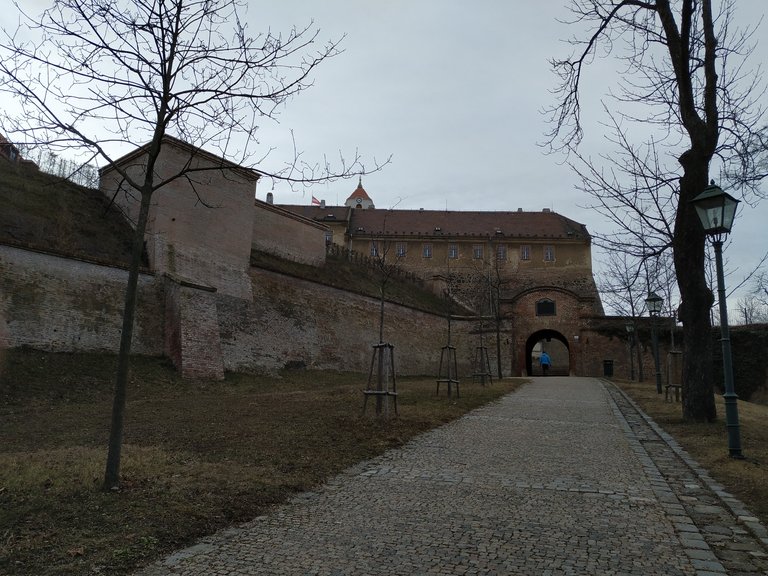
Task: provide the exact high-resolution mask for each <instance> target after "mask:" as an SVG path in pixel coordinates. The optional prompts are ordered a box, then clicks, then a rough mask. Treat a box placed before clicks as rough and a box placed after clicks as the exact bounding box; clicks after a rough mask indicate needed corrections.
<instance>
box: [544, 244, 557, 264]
mask: <svg viewBox="0 0 768 576" xmlns="http://www.w3.org/2000/svg"><path fill="white" fill-rule="evenodd" d="M554 261H555V247H554V246H544V262H554Z"/></svg>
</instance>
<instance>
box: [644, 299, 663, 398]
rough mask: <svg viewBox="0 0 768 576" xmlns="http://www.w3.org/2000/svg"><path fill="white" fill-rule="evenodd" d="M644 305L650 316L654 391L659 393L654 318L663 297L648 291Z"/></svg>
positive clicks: (659, 366)
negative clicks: (654, 376) (654, 371)
mask: <svg viewBox="0 0 768 576" xmlns="http://www.w3.org/2000/svg"><path fill="white" fill-rule="evenodd" d="M645 305H646V306H647V307H648V312H649V313H650V315H651V317H652V320H651V338H652V340H653V364H654V366H655V368H656V392H657V393H659V394H661V365H660V363H659V335H658V334H657V333H656V318H658V317H659V314H661V308H662V306H663V305H664V298H662V297H661V296H659V295H658V294H656V292H649V293H648V298H646V299H645Z"/></svg>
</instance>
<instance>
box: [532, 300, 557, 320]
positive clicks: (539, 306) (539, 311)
mask: <svg viewBox="0 0 768 576" xmlns="http://www.w3.org/2000/svg"><path fill="white" fill-rule="evenodd" d="M556 314H557V310H556V306H555V302H554V300H550V299H548V298H545V299H544V300H539V301H538V302H536V316H556Z"/></svg>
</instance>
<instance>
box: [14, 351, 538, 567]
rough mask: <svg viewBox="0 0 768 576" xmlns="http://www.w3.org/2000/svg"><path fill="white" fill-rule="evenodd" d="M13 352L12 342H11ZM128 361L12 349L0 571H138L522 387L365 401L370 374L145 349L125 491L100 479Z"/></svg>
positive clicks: (129, 430)
mask: <svg viewBox="0 0 768 576" xmlns="http://www.w3.org/2000/svg"><path fill="white" fill-rule="evenodd" d="M1 353H2V351H0V354H1ZM114 365H115V359H114V358H112V357H109V356H101V355H88V354H47V353H42V352H35V351H24V350H13V351H7V352H5V355H4V356H2V357H0V574H14V575H15V574H18V575H35V576H46V575H54V574H55V575H74V574H100V573H101V574H110V575H112V574H125V573H128V572H130V571H131V570H132V569H135V568H136V567H138V566H141V565H143V564H147V563H149V562H150V561H151V560H152V559H154V558H157V557H159V556H161V555H163V554H165V553H169V552H171V551H173V550H176V549H178V548H179V547H182V546H184V545H187V544H190V543H191V542H192V541H193V540H194V539H195V538H197V537H199V536H201V535H204V534H209V533H212V532H214V531H215V530H217V529H219V528H222V527H225V526H227V525H230V524H233V523H237V522H240V521H246V520H249V519H251V518H253V517H255V516H257V515H259V514H262V513H264V512H265V510H266V509H268V508H269V507H270V506H274V505H275V504H277V503H280V502H282V501H284V500H285V499H286V498H288V497H290V496H291V495H292V494H295V493H296V492H297V491H301V490H306V489H309V488H311V487H313V486H315V485H317V484H318V483H320V482H322V481H323V480H325V479H326V478H328V477H329V476H331V475H333V474H336V473H338V472H340V471H341V470H343V469H344V468H346V467H348V466H350V465H351V464H353V463H355V462H358V461H360V460H363V459H366V458H370V457H372V456H375V455H377V454H380V453H381V452H383V451H385V450H387V449H388V448H392V447H395V446H400V445H402V444H403V443H405V442H407V441H408V440H409V439H410V438H412V437H413V436H414V435H416V434H419V433H421V432H424V431H426V430H428V429H430V428H433V427H435V426H438V425H440V424H442V423H445V422H448V421H450V420H452V419H454V418H457V417H458V416H461V415H462V414H464V413H465V412H467V411H468V410H471V409H473V408H475V407H477V406H480V405H482V404H484V403H487V402H489V401H492V400H494V399H496V398H498V397H500V396H501V395H503V394H505V393H507V392H510V391H512V390H514V389H515V388H516V387H517V386H519V385H520V383H521V382H523V380H504V381H502V382H494V384H493V385H492V386H488V387H484V388H483V387H480V386H479V385H467V384H465V385H464V386H462V389H461V391H462V397H461V399H456V398H455V397H453V398H451V399H448V398H447V397H446V395H445V392H444V391H442V390H441V395H440V397H436V396H435V381H434V379H433V378H431V377H424V378H410V379H402V380H399V381H398V392H399V393H400V396H399V401H398V404H399V408H400V417H399V418H396V419H395V418H393V419H389V420H381V419H379V420H377V419H376V418H375V417H373V416H372V412H373V409H372V402H369V410H368V415H366V416H362V415H361V407H362V400H363V395H362V392H361V390H362V389H363V388H364V387H365V384H366V380H367V377H366V376H363V375H358V374H342V373H330V372H322V373H320V372H299V371H297V372H291V373H285V374H283V375H282V377H281V378H269V377H257V376H250V375H242V374H228V375H227V378H226V380H225V381H223V382H206V381H198V382H188V381H183V380H181V379H180V378H179V377H178V375H177V374H176V372H175V371H174V370H173V369H172V368H171V367H170V366H169V365H168V364H167V363H166V361H164V360H161V359H156V358H136V359H134V362H133V366H132V372H131V378H130V383H129V391H128V407H127V420H126V431H125V442H124V448H123V466H122V475H123V482H122V489H121V491H120V492H118V493H105V492H103V491H102V490H101V483H102V479H103V473H104V464H105V459H106V445H107V438H108V433H109V419H110V411H111V403H112V386H113V380H114V377H113V369H114Z"/></svg>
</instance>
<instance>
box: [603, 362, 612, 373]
mask: <svg viewBox="0 0 768 576" xmlns="http://www.w3.org/2000/svg"><path fill="white" fill-rule="evenodd" d="M603 376H613V360H603Z"/></svg>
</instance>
